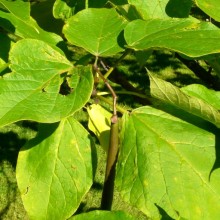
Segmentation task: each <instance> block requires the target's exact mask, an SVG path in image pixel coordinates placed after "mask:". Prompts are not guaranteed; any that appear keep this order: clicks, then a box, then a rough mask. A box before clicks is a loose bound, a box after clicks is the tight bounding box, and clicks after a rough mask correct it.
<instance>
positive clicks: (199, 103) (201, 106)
mask: <svg viewBox="0 0 220 220" xmlns="http://www.w3.org/2000/svg"><path fill="white" fill-rule="evenodd" d="M149 76H150V92H151V95H152V96H153V97H155V98H157V99H159V100H161V101H163V102H165V103H169V104H171V105H174V106H176V107H178V108H180V109H182V110H184V111H187V112H189V113H191V114H194V115H196V116H198V117H200V118H203V119H204V120H207V121H209V122H211V123H213V124H214V125H216V126H217V127H220V112H219V111H218V110H217V109H216V108H215V106H213V105H211V104H209V103H210V102H206V100H205V99H200V98H197V97H195V96H194V97H193V96H189V95H187V94H185V93H183V92H182V91H181V90H180V89H179V88H178V87H176V86H174V85H172V84H171V83H168V82H166V81H164V80H162V79H158V78H156V77H153V76H152V75H151V74H149ZM207 95H208V94H207Z"/></svg>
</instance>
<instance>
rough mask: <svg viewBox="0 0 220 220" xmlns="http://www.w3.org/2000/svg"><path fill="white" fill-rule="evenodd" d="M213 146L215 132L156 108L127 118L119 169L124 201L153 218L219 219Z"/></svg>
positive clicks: (218, 189) (123, 129) (218, 199)
mask: <svg viewBox="0 0 220 220" xmlns="http://www.w3.org/2000/svg"><path fill="white" fill-rule="evenodd" d="M215 144H216V143H215V136H214V135H213V134H212V133H209V132H207V131H205V130H203V129H200V128H198V127H196V126H194V125H192V124H189V123H187V122H185V121H183V120H180V119H178V118H176V117H173V116H171V115H169V114H167V113H165V112H163V111H160V110H157V109H154V108H152V107H142V108H139V109H136V110H134V111H133V112H132V113H131V114H130V115H129V114H126V115H124V117H123V127H122V133H121V148H120V153H119V159H118V166H117V185H118V187H119V190H120V193H121V195H122V197H123V198H124V199H125V200H126V201H127V202H130V203H131V204H133V205H134V206H136V207H137V208H138V209H140V210H141V211H142V212H144V213H145V214H146V215H147V216H149V217H150V218H152V219H160V213H159V212H160V211H161V210H162V211H163V214H164V212H166V213H167V214H168V215H169V216H170V217H172V218H174V219H178V218H179V217H180V216H181V217H183V218H185V219H191V220H194V219H196V220H197V219H198V220H201V219H204V220H205V219H210V218H211V219H218V218H219V216H220V187H219V184H217V182H218V181H219V178H220V174H219V172H217V171H218V170H215V171H216V172H215V171H214V172H213V173H215V175H213V174H212V173H211V171H212V168H213V165H214V163H215V160H216V157H219V155H215ZM216 147H218V146H216Z"/></svg>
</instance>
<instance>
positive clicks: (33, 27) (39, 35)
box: [0, 0, 62, 45]
mask: <svg viewBox="0 0 220 220" xmlns="http://www.w3.org/2000/svg"><path fill="white" fill-rule="evenodd" d="M0 3H1V4H2V5H4V7H5V8H6V9H7V12H5V11H3V10H0V17H1V18H4V19H7V20H8V21H10V22H11V23H12V25H13V26H14V29H15V30H13V28H12V27H10V29H11V30H10V31H12V32H14V33H15V34H16V35H17V36H19V37H21V38H34V39H39V40H43V41H45V42H47V43H49V44H51V45H56V44H57V43H58V42H60V41H62V38H61V37H60V36H58V35H56V34H54V33H49V32H46V31H44V30H43V29H41V28H40V27H39V26H38V24H37V22H36V21H35V20H34V19H33V18H32V17H31V16H30V3H29V2H23V1H13V2H10V1H6V0H0ZM21 8H22V10H20V9H21ZM7 28H9V26H8V27H7Z"/></svg>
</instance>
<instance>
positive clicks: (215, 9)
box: [195, 0, 220, 21]
mask: <svg viewBox="0 0 220 220" xmlns="http://www.w3.org/2000/svg"><path fill="white" fill-rule="evenodd" d="M195 3H196V5H197V6H198V7H199V8H200V9H202V10H203V11H204V12H205V13H206V14H208V15H209V16H210V17H212V18H214V19H215V20H216V21H220V14H219V10H220V4H219V0H195Z"/></svg>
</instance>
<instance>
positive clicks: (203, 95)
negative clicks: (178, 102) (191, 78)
mask: <svg viewBox="0 0 220 220" xmlns="http://www.w3.org/2000/svg"><path fill="white" fill-rule="evenodd" d="M181 90H182V91H183V92H184V93H185V94H187V95H190V96H195V97H198V98H199V99H202V100H204V101H205V102H206V103H208V104H209V105H211V106H213V107H214V108H216V109H220V92H219V91H214V90H211V89H208V88H206V87H205V86H203V85H200V84H192V85H188V86H185V87H183V88H181Z"/></svg>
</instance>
